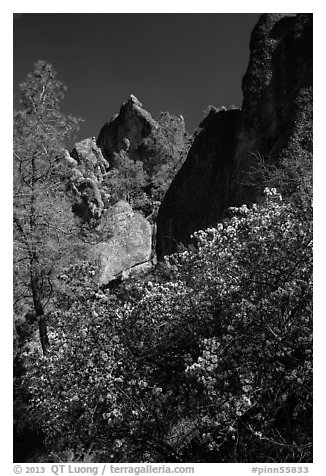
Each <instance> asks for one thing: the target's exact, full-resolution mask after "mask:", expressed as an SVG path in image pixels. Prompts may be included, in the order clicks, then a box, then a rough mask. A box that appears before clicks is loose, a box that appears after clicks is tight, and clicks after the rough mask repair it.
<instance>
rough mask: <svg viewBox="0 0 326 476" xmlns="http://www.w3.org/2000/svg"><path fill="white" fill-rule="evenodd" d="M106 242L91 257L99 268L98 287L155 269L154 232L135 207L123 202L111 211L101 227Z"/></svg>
mask: <svg viewBox="0 0 326 476" xmlns="http://www.w3.org/2000/svg"><path fill="white" fill-rule="evenodd" d="M98 231H100V232H103V231H105V233H106V235H107V238H106V239H105V241H103V242H101V243H98V244H96V245H93V246H92V247H90V251H89V256H90V258H91V260H93V261H95V262H97V264H98V284H99V285H106V284H108V283H110V282H111V281H113V280H116V279H118V278H122V279H125V278H127V277H129V276H130V275H133V274H137V273H140V272H144V271H147V270H148V269H149V268H150V267H151V256H152V229H151V225H150V223H149V222H148V221H147V220H146V218H144V217H143V216H142V215H141V214H140V213H137V212H134V211H133V210H132V208H131V206H130V205H129V204H128V203H127V202H124V201H122V200H121V201H119V202H118V203H116V204H115V205H113V206H112V207H110V208H109V210H107V211H106V212H105V213H104V215H103V217H102V219H101V224H100V226H99V230H98Z"/></svg>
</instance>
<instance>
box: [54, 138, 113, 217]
mask: <svg viewBox="0 0 326 476" xmlns="http://www.w3.org/2000/svg"><path fill="white" fill-rule="evenodd" d="M63 159H64V163H65V164H66V166H67V167H68V170H69V172H68V185H67V189H68V192H70V195H71V199H72V210H73V212H74V213H75V214H76V215H77V216H79V217H80V218H81V219H82V220H83V221H85V222H89V221H90V220H92V219H95V220H98V219H99V218H100V217H101V215H102V213H103V212H104V210H106V209H107V208H108V206H109V202H110V195H109V193H108V192H107V191H106V189H105V187H103V185H102V184H103V180H104V178H105V175H106V173H107V172H108V170H109V168H110V166H109V162H108V161H107V160H106V159H105V158H104V157H103V155H102V151H101V149H100V148H99V147H98V146H97V145H96V139H95V137H92V138H88V139H84V140H82V141H80V142H78V143H76V144H75V146H74V148H73V150H72V151H71V153H70V154H69V152H68V151H67V150H64V154H63Z"/></svg>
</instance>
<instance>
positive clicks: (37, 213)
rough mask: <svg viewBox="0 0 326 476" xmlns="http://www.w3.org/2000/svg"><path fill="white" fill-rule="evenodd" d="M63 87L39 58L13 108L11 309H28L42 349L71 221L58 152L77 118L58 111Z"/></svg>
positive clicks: (76, 124) (48, 65) (21, 87)
mask: <svg viewBox="0 0 326 476" xmlns="http://www.w3.org/2000/svg"><path fill="white" fill-rule="evenodd" d="M65 91H66V87H65V86H64V85H63V84H62V83H61V82H60V81H58V80H57V79H56V72H55V71H54V70H53V67H52V66H51V65H50V64H48V63H46V62H44V61H41V60H40V61H38V62H37V63H36V64H35V69H34V71H33V72H32V73H30V74H28V76H27V79H26V81H25V82H23V83H22V84H20V92H21V99H20V109H19V110H18V111H15V112H14V161H13V166H14V207H13V220H14V229H13V231H14V289H15V292H14V293H15V296H14V298H15V304H14V309H15V310H17V309H18V308H19V306H20V309H21V310H22V309H23V310H24V312H26V311H29V313H30V312H31V311H32V314H33V315H34V318H35V319H36V320H37V322H38V327H39V334H40V341H41V345H42V350H43V353H44V354H46V352H47V349H48V347H49V338H48V333H47V323H46V313H45V308H46V306H47V305H48V303H49V302H50V300H51V297H52V292H53V276H54V272H55V269H56V266H57V262H58V260H59V259H60V257H61V255H62V253H63V252H64V246H63V243H67V241H69V238H70V237H71V227H72V226H73V221H72V215H71V213H70V209H69V204H68V203H67V200H66V198H65V195H64V183H63V177H62V172H61V169H60V164H61V161H60V153H61V150H62V149H63V147H64V145H65V141H66V140H67V139H68V138H70V137H71V135H72V134H74V133H75V132H76V130H77V129H78V124H79V122H80V119H77V118H75V117H72V116H66V115H64V114H63V113H62V112H61V111H60V105H61V102H62V100H63V97H64V93H65ZM18 303H19V306H18Z"/></svg>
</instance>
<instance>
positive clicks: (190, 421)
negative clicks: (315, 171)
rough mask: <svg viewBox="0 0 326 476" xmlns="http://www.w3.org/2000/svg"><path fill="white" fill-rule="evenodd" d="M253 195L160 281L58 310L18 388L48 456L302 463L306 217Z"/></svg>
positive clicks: (307, 338)
mask: <svg viewBox="0 0 326 476" xmlns="http://www.w3.org/2000/svg"><path fill="white" fill-rule="evenodd" d="M266 195H267V197H266V201H265V202H264V203H263V204H262V205H260V206H257V205H253V206H252V207H251V208H249V207H247V206H242V207H240V208H234V209H233V210H232V213H233V216H232V218H230V219H229V220H227V221H225V222H224V223H219V224H218V225H217V226H216V227H215V228H209V229H207V230H205V231H198V232H197V233H195V235H194V236H195V239H196V240H197V249H196V250H195V249H189V250H186V251H184V252H182V253H177V254H175V255H172V256H170V257H167V258H166V262H165V265H164V271H163V272H162V271H159V270H158V271H156V273H155V272H154V273H153V274H152V276H151V277H150V278H148V279H145V280H142V281H141V280H138V281H136V282H129V283H126V284H124V285H123V286H122V287H121V288H120V290H119V291H118V292H115V294H113V293H112V292H108V291H107V292H99V291H97V292H93V291H91V290H90V291H89V295H88V296H86V294H85V295H83V296H82V299H77V298H76V300H75V301H74V302H73V304H72V305H71V306H70V307H69V308H64V309H63V308H62V309H61V310H60V309H59V311H58V312H57V313H56V317H55V318H53V333H52V346H51V351H50V352H49V355H48V356H47V357H42V356H41V355H40V353H38V352H37V350H34V351H33V353H30V354H29V356H28V360H29V368H28V372H27V375H26V377H25V379H26V385H28V386H29V388H30V394H31V400H30V410H31V412H32V413H33V414H37V415H38V418H39V421H40V425H41V426H42V429H43V432H44V434H45V436H46V441H47V444H48V447H49V448H51V449H52V450H53V449H55V450H56V451H57V452H59V453H60V452H61V454H62V451H63V450H64V449H65V448H67V447H69V448H71V449H73V451H74V452H75V454H76V455H77V456H76V458H77V459H78V458H79V459H82V455H83V453H89V452H90V451H92V452H93V453H94V455H95V456H94V458H95V459H96V460H97V461H107V460H111V461H138V462H141V461H166V462H168V461H170V462H172V461H184V462H189V461H197V462H208V461H211V462H221V461H224V462H232V461H233V462H236V461H242V462H246V461H247V462H249V461H275V462H277V461H278V462H281V461H293V462H294V461H297V462H299V461H310V460H311V433H312V428H311V424H312V411H311V407H312V401H311V399H312V328H311V321H312V211H311V208H302V207H301V208H299V207H297V206H295V205H293V204H291V202H288V203H283V202H282V200H281V197H280V196H279V195H278V194H277V193H276V191H274V190H267V191H266ZM78 455H79V456H78Z"/></svg>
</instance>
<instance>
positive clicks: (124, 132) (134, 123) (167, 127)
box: [97, 94, 187, 175]
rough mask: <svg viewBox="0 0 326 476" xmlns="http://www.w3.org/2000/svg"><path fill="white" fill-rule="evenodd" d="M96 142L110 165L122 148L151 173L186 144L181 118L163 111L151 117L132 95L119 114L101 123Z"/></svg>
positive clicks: (180, 151)
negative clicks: (157, 115) (155, 118)
mask: <svg viewBox="0 0 326 476" xmlns="http://www.w3.org/2000/svg"><path fill="white" fill-rule="evenodd" d="M97 145H98V146H99V147H100V148H101V150H102V152H103V155H104V156H105V158H106V159H107V160H108V161H109V162H110V164H111V166H112V167H114V165H115V163H114V157H115V154H116V153H119V152H120V151H121V150H124V151H126V152H128V156H129V158H130V159H132V160H134V161H137V160H140V161H141V162H142V163H143V166H144V170H145V171H146V172H147V173H149V175H151V174H152V173H153V171H154V169H155V167H156V166H157V165H162V163H164V162H165V161H166V158H167V156H169V155H173V154H179V155H181V154H182V152H183V150H184V148H185V147H186V145H187V134H186V130H185V123H184V119H183V117H182V116H180V117H176V116H173V115H172V114H169V113H163V114H161V116H160V117H159V118H158V119H157V120H154V119H153V118H152V116H151V114H150V113H149V112H148V111H146V109H144V108H143V105H142V103H141V102H140V101H139V100H138V99H137V98H136V97H135V96H134V95H132V94H131V95H130V97H129V99H128V100H127V101H126V102H124V103H123V105H122V106H121V109H120V112H119V114H117V115H115V116H114V117H113V118H112V119H111V120H110V121H109V122H107V123H106V124H104V126H103V127H102V129H101V131H100V133H99V136H98V138H97Z"/></svg>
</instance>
